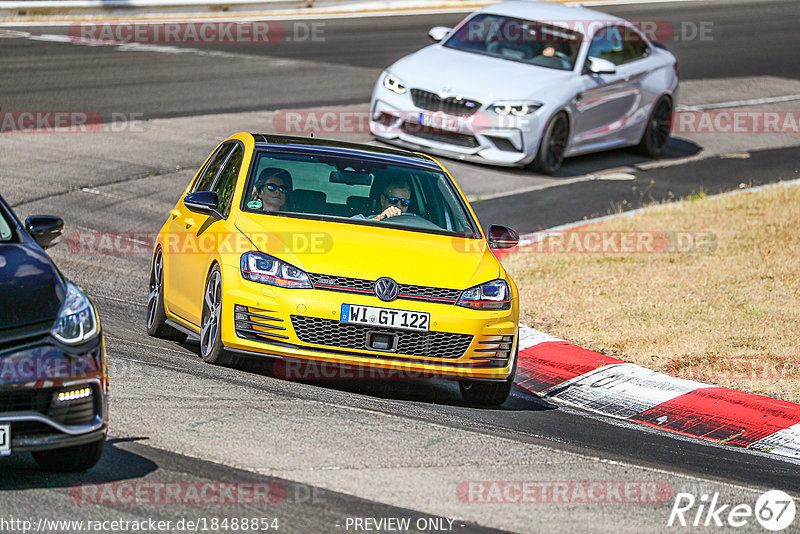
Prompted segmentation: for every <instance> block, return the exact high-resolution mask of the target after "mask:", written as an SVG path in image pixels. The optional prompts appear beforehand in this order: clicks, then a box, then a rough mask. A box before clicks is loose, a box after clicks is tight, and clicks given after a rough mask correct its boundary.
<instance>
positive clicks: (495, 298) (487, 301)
mask: <svg viewBox="0 0 800 534" xmlns="http://www.w3.org/2000/svg"><path fill="white" fill-rule="evenodd" d="M457 304H458V305H459V306H464V307H467V308H476V309H479V310H507V309H509V308H511V291H510V290H509V288H508V284H507V283H506V281H505V280H492V281H491V282H486V283H485V284H481V285H479V286H475V287H471V288H469V289H465V290H464V291H462V292H461V297H460V298H459V299H458V302H457Z"/></svg>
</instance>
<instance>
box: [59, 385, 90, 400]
mask: <svg viewBox="0 0 800 534" xmlns="http://www.w3.org/2000/svg"><path fill="white" fill-rule="evenodd" d="M91 396H92V388H90V387H83V388H80V389H73V390H70V391H61V392H59V393H58V395H57V396H56V400H57V401H58V402H69V401H74V400H79V399H85V398H86V397H91Z"/></svg>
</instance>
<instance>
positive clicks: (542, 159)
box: [533, 111, 569, 175]
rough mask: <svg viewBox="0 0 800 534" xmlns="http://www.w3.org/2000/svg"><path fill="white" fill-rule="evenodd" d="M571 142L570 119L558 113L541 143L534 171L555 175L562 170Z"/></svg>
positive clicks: (534, 161) (534, 163)
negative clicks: (565, 154) (568, 145)
mask: <svg viewBox="0 0 800 534" xmlns="http://www.w3.org/2000/svg"><path fill="white" fill-rule="evenodd" d="M568 142H569V119H568V118H567V114H566V113H564V112H563V111H562V112H559V113H556V114H555V115H553V117H552V118H551V119H550V122H549V123H548V125H547V127H546V128H545V130H544V135H543V136H542V142H541V143H539V152H538V153H537V154H536V159H535V160H533V169H534V170H535V171H537V172H540V173H542V174H547V175H550V174H553V173H554V172H556V171H557V170H558V169H560V168H561V164H562V163H563V162H564V153H565V152H566V150H567V143H568Z"/></svg>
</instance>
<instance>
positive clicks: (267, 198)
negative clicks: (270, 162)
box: [247, 167, 292, 211]
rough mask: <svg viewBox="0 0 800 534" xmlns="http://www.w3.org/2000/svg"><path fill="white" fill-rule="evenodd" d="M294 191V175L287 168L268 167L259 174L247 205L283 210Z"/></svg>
mask: <svg viewBox="0 0 800 534" xmlns="http://www.w3.org/2000/svg"><path fill="white" fill-rule="evenodd" d="M291 192H292V175H291V174H289V171H287V170H285V169H278V168H276V167H268V168H266V169H264V170H262V171H261V172H260V173H259V174H258V178H256V180H255V182H254V184H253V191H252V193H251V194H250V201H249V202H248V203H247V207H248V208H250V209H257V210H262V211H283V210H284V209H286V203H287V202H288V200H289V194H290V193H291Z"/></svg>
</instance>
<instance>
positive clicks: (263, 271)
mask: <svg viewBox="0 0 800 534" xmlns="http://www.w3.org/2000/svg"><path fill="white" fill-rule="evenodd" d="M241 270H242V277H243V278H244V279H245V280H250V281H252V282H260V283H262V284H269V285H271V286H278V287H285V288H289V289H303V288H310V287H311V283H310V282H309V281H308V274H307V273H306V272H305V271H304V270H302V269H298V268H297V267H295V266H294V265H291V264H289V263H286V262H285V261H281V260H279V259H278V258H273V257H272V256H270V255H268V254H264V253H262V252H245V253H244V254H242V261H241Z"/></svg>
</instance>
